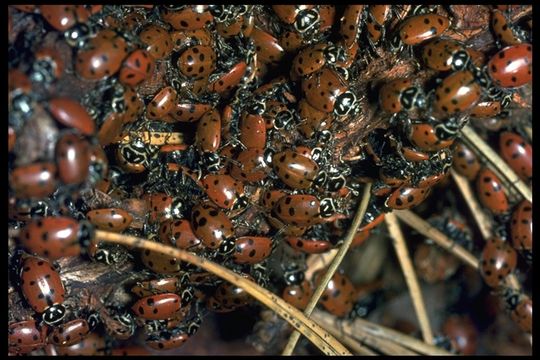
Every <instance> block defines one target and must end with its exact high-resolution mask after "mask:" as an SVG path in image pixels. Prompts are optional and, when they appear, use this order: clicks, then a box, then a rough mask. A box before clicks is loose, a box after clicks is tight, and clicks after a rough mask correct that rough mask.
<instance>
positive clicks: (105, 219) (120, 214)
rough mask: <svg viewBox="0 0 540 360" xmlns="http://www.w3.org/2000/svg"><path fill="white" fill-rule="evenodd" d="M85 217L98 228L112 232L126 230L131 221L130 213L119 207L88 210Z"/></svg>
mask: <svg viewBox="0 0 540 360" xmlns="http://www.w3.org/2000/svg"><path fill="white" fill-rule="evenodd" d="M86 217H87V219H88V221H90V223H92V224H93V225H95V226H96V227H97V228H98V229H100V230H107V231H113V232H122V231H124V230H126V229H127V228H128V227H129V225H131V222H132V221H133V216H131V214H130V213H128V212H127V211H125V210H123V209H119V208H109V209H96V210H90V211H89V212H88V213H86Z"/></svg>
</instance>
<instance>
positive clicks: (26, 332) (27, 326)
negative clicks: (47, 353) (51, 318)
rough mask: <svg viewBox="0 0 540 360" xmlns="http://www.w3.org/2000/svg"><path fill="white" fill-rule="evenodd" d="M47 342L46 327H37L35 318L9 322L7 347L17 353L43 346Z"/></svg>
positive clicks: (20, 353)
mask: <svg viewBox="0 0 540 360" xmlns="http://www.w3.org/2000/svg"><path fill="white" fill-rule="evenodd" d="M46 343H47V327H45V326H43V327H41V328H38V326H37V324H36V321H35V320H24V321H19V322H16V323H12V324H9V326H8V347H9V351H10V352H11V353H14V354H17V355H23V354H27V353H29V352H32V351H35V350H38V349H41V348H43V347H44V346H45V345H46Z"/></svg>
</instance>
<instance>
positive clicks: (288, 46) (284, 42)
mask: <svg viewBox="0 0 540 360" xmlns="http://www.w3.org/2000/svg"><path fill="white" fill-rule="evenodd" d="M303 44H304V39H303V38H302V35H300V34H299V33H298V32H296V31H285V32H284V33H283V34H281V36H280V37H279V45H280V46H281V47H282V48H283V50H284V51H285V52H287V53H296V51H298V49H300V48H301V47H302V45H303Z"/></svg>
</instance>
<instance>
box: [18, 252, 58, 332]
mask: <svg viewBox="0 0 540 360" xmlns="http://www.w3.org/2000/svg"><path fill="white" fill-rule="evenodd" d="M20 279H21V289H22V292H23V295H24V297H25V299H26V301H28V304H30V306H31V307H32V309H34V311H35V312H37V313H40V314H41V313H43V322H45V324H47V325H51V326H53V325H56V324H58V323H59V322H60V321H62V319H63V318H64V316H65V315H66V308H65V307H64V305H62V303H63V302H64V298H65V291H64V284H62V280H61V279H60V275H59V274H58V272H57V271H56V270H55V269H54V268H53V267H52V266H51V264H50V263H49V262H48V261H47V260H43V259H40V258H38V257H35V256H25V257H24V260H23V263H22V267H21V273H20Z"/></svg>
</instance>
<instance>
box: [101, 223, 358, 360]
mask: <svg viewBox="0 0 540 360" xmlns="http://www.w3.org/2000/svg"><path fill="white" fill-rule="evenodd" d="M95 236H96V240H97V241H105V242H110V243H116V244H121V245H125V246H128V247H135V248H141V249H147V250H150V251H156V252H159V253H161V254H165V255H170V256H173V257H176V258H178V259H179V260H181V261H185V262H188V263H190V264H193V265H195V266H198V267H200V268H202V269H204V270H206V271H208V272H210V273H212V274H214V275H216V276H218V277H220V278H222V279H224V280H226V281H228V282H230V283H233V284H235V285H236V286H238V287H240V288H242V289H244V290H245V291H246V292H247V293H248V294H250V295H251V296H253V297H254V298H255V299H257V300H258V301H260V302H261V303H263V304H264V305H266V306H267V307H269V308H270V309H272V310H273V311H275V312H276V314H278V315H279V316H281V317H282V318H283V319H285V320H286V321H287V322H289V324H291V325H292V326H293V327H294V328H295V329H297V330H299V331H301V332H302V333H303V334H304V336H306V337H307V338H308V339H309V341H311V342H312V343H313V344H314V345H315V346H317V347H318V348H319V349H320V350H321V351H322V352H323V353H324V354H327V355H350V354H351V353H350V352H349V351H348V350H347V349H346V348H345V347H344V346H343V345H342V344H341V343H339V341H337V340H336V339H335V338H334V337H333V336H332V335H330V334H329V333H328V332H326V331H325V330H324V329H323V328H321V327H320V326H319V325H317V324H316V323H314V322H313V321H311V320H309V319H308V318H306V317H305V316H304V314H302V312H300V311H299V310H297V309H296V308H295V307H294V306H292V305H290V304H288V303H287V302H285V301H284V300H282V299H281V298H280V297H279V296H276V295H275V294H273V293H271V292H270V291H268V290H266V289H265V288H262V287H260V286H259V285H257V284H256V283H254V282H253V281H250V280H248V279H246V278H244V277H242V276H240V275H239V274H236V273H234V272H232V271H231V270H229V269H227V268H225V267H223V266H221V265H219V264H216V263H214V262H212V261H209V260H208V259H204V258H201V257H198V256H197V255H194V254H191V253H189V252H187V251H184V250H180V249H176V248H173V247H171V246H166V245H163V244H160V243H157V242H153V241H149V240H144V239H141V238H138V237H135V236H128V235H122V234H116V233H110V232H107V231H102V230H97V231H96V234H95Z"/></svg>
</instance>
